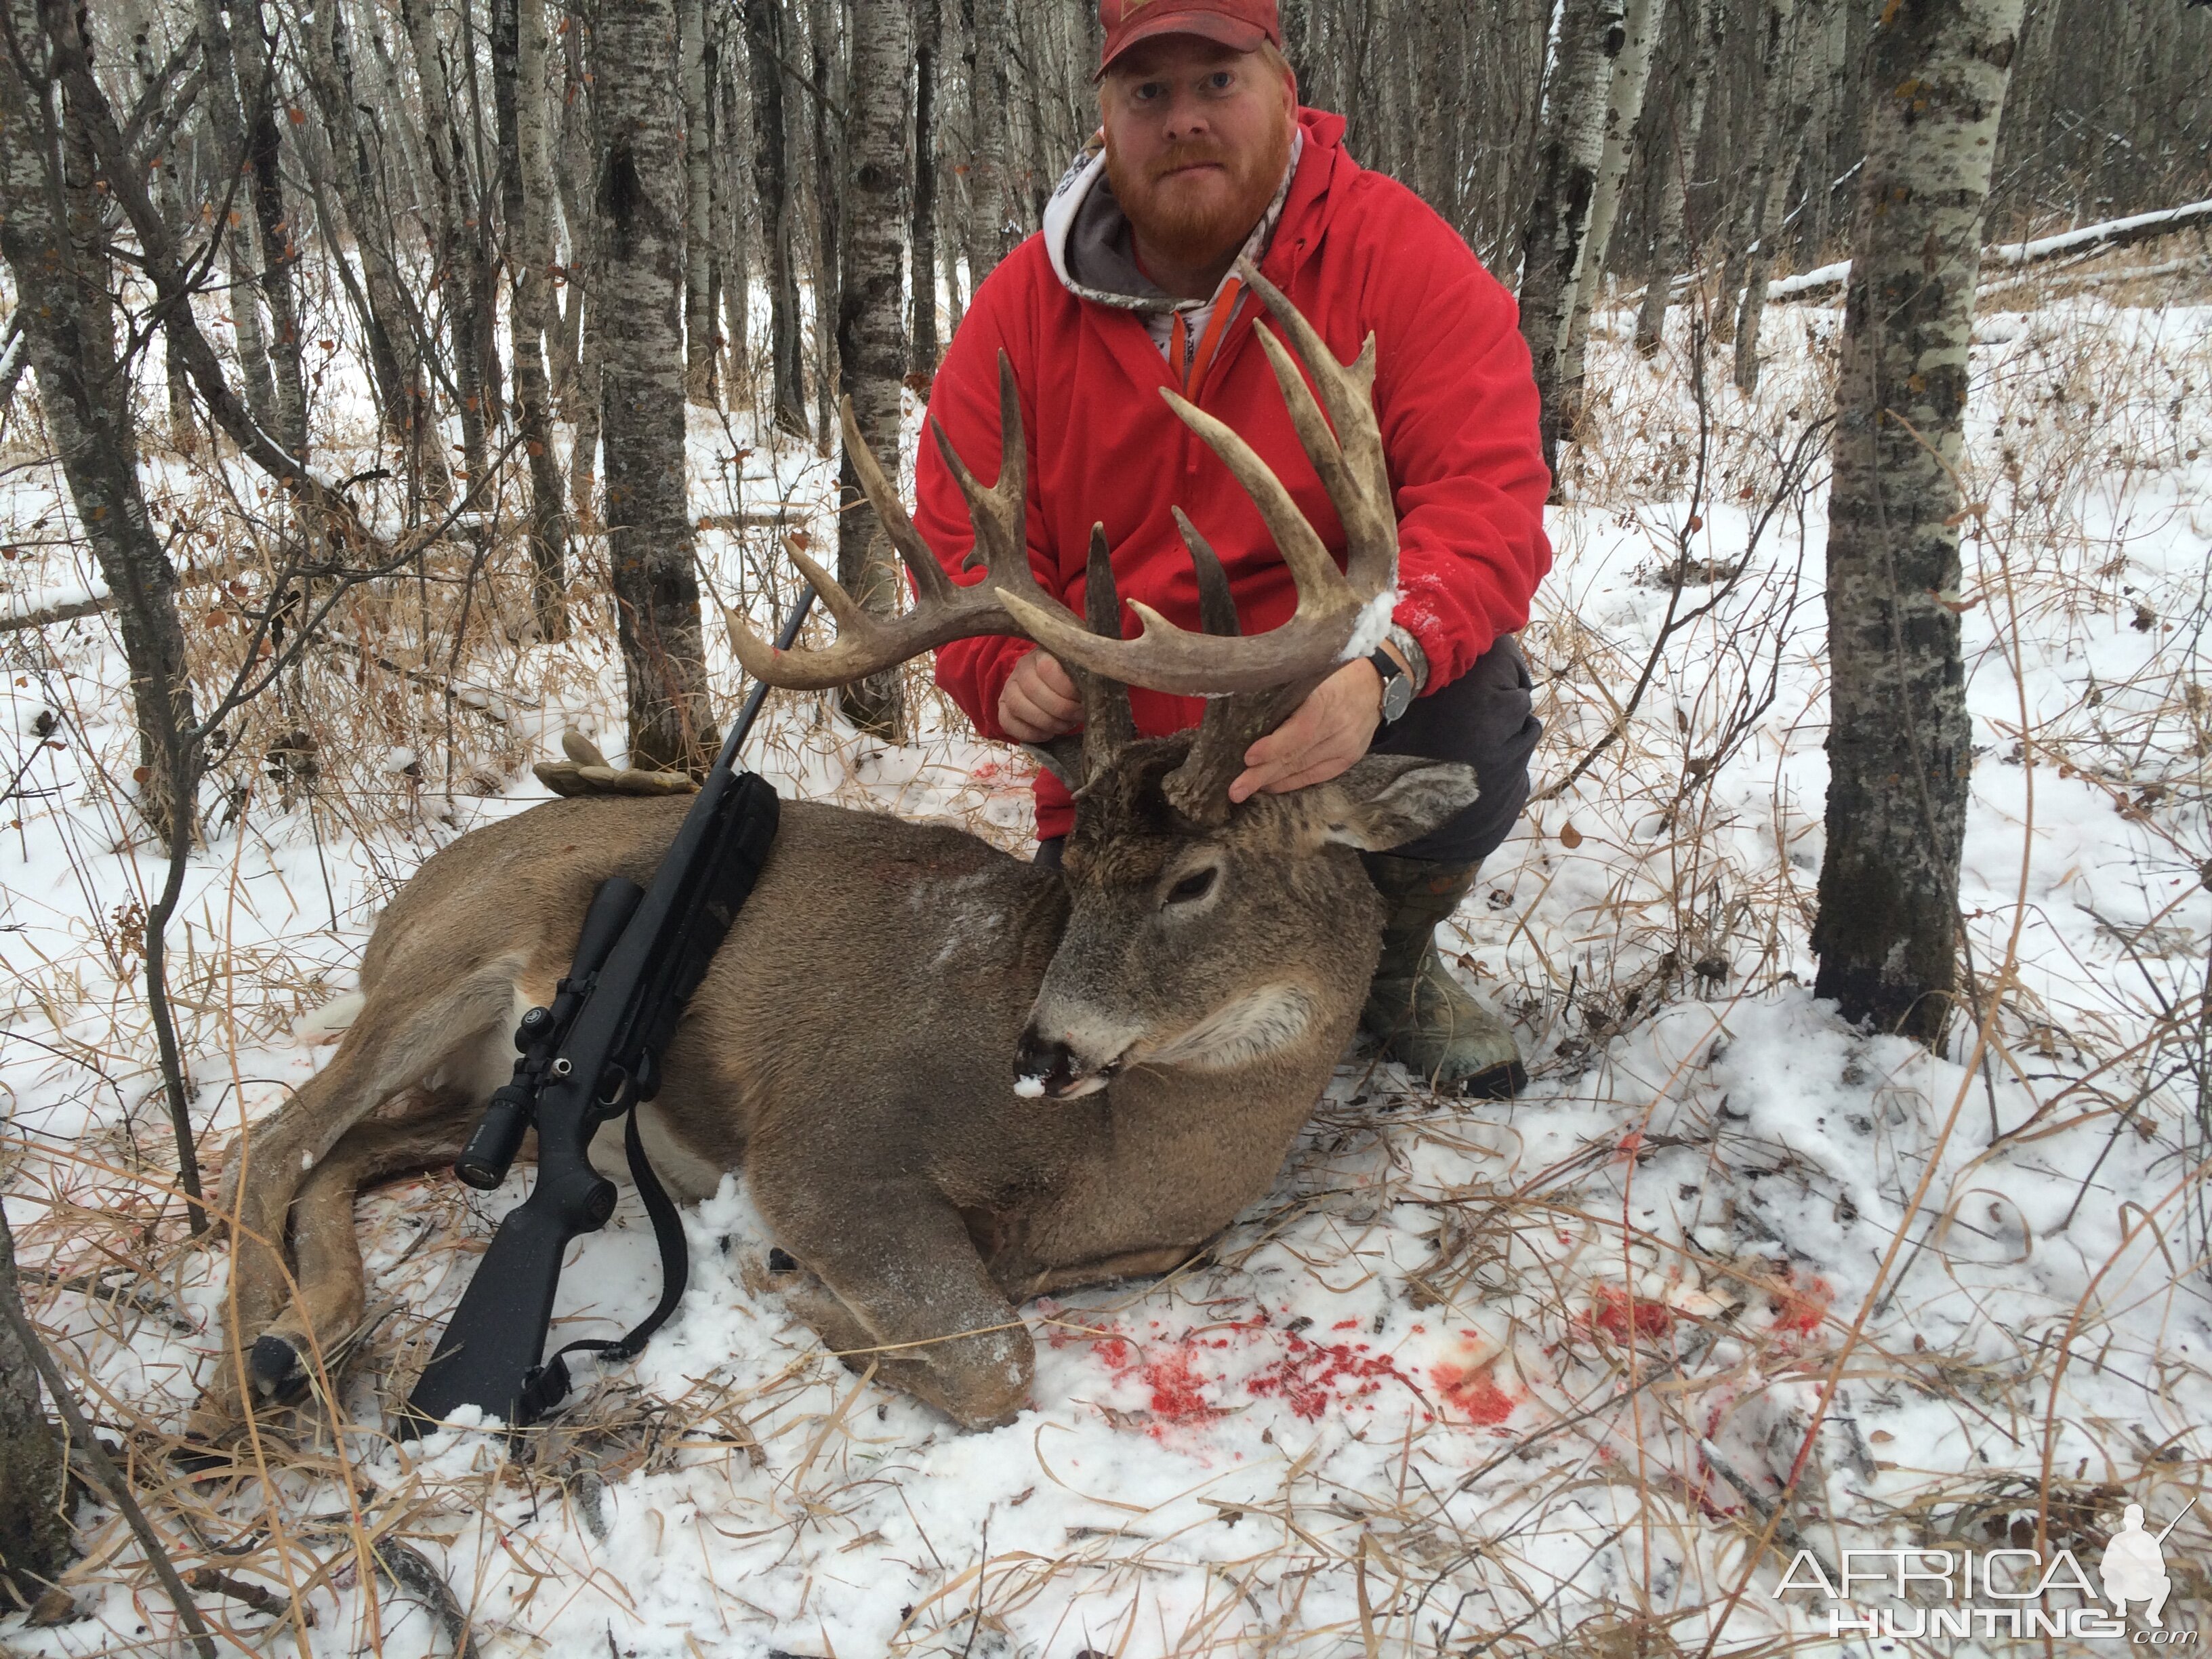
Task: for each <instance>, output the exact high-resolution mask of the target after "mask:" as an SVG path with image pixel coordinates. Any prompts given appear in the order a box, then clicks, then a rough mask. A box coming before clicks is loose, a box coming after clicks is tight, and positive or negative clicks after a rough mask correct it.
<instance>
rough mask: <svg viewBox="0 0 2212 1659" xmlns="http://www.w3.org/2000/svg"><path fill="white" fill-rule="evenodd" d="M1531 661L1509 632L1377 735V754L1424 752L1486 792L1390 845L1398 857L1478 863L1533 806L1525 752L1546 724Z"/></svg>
mask: <svg viewBox="0 0 2212 1659" xmlns="http://www.w3.org/2000/svg"><path fill="white" fill-rule="evenodd" d="M1534 690H1535V687H1534V682H1533V681H1532V680H1531V679H1530V678H1529V675H1528V659H1526V658H1525V657H1523V656H1522V654H1521V647H1520V646H1519V645H1518V644H1517V643H1516V642H1515V641H1514V640H1513V639H1512V638H1511V637H1510V636H1509V635H1500V636H1499V637H1498V642H1497V643H1496V644H1494V645H1492V647H1490V649H1489V650H1488V651H1486V652H1485V653H1483V654H1482V656H1481V657H1480V658H1479V659H1476V662H1475V665H1474V667H1472V668H1470V669H1468V671H1467V672H1466V673H1465V674H1463V675H1462V676H1461V677H1460V678H1457V679H1455V680H1454V681H1453V682H1452V683H1451V684H1449V685H1447V686H1445V687H1444V688H1443V690H1439V691H1437V693H1436V694H1435V695H1434V696H1426V697H1416V698H1415V699H1414V700H1413V707H1412V708H1408V709H1407V711H1406V717H1405V718H1404V719H1403V720H1400V721H1399V722H1398V723H1397V724H1396V725H1395V726H1391V727H1390V728H1389V730H1387V731H1385V732H1383V734H1382V735H1381V736H1380V737H1378V738H1376V740H1375V744H1374V746H1373V749H1372V750H1371V751H1370V752H1372V753H1375V754H1378V755H1424V756H1426V757H1428V758H1429V759H1431V760H1440V761H1458V762H1460V763H1462V764H1465V765H1468V766H1472V767H1473V768H1474V774H1475V776H1476V778H1477V779H1478V780H1479V781H1480V783H1481V787H1482V795H1481V798H1480V799H1478V800H1477V801H1476V802H1475V803H1474V805H1472V806H1470V807H1468V809H1467V811H1464V812H1462V813H1461V814H1460V815H1459V816H1458V817H1455V818H1452V819H1449V821H1447V822H1446V823H1443V825H1442V826H1440V827H1439V828H1438V829H1436V830H1435V831H1433V832H1432V833H1431V834H1429V835H1426V836H1422V837H1421V838H1420V839H1419V841H1411V842H1407V843H1406V844H1405V845H1404V846H1402V847H1394V848H1390V849H1389V850H1390V853H1391V855H1392V856H1393V857H1395V858H1401V859H1425V860H1429V861H1431V862H1432V863H1436V864H1474V863H1479V862H1480V860H1483V859H1486V858H1487V857H1489V856H1490V854H1492V853H1494V852H1496V851H1497V850H1498V848H1499V846H1500V845H1502V844H1503V843H1504V840H1505V838H1506V836H1510V835H1511V834H1512V833H1513V825H1514V823H1515V821H1516V819H1518V818H1519V817H1520V816H1521V809H1522V807H1523V806H1525V805H1528V757H1530V756H1531V755H1533V754H1534V753H1535V752H1536V740H1537V739H1538V738H1541V737H1542V736H1543V734H1544V723H1543V722H1542V721H1541V720H1538V719H1537V718H1536V716H1535V714H1534V695H1533V694H1534Z"/></svg>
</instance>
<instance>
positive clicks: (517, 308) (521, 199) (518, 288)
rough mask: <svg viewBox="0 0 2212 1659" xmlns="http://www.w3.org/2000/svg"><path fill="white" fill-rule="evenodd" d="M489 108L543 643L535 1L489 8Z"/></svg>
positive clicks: (544, 411) (552, 560) (551, 541)
mask: <svg viewBox="0 0 2212 1659" xmlns="http://www.w3.org/2000/svg"><path fill="white" fill-rule="evenodd" d="M491 61H492V100H493V102H494V104H495V106H496V118H497V121H498V125H499V149H500V167H499V176H500V212H501V216H503V217H504V218H505V219H506V221H507V234H508V236H509V238H510V239H511V241H510V244H509V249H510V252H509V258H508V272H509V280H510V282H511V283H512V290H511V291H512V293H513V351H514V409H515V424H516V428H517V430H518V432H519V434H520V437H521V439H522V447H523V450H524V452H525V453H526V454H527V456H528V457H529V464H530V565H531V584H530V599H531V609H532V612H533V613H534V615H535V616H536V617H537V619H538V632H539V634H540V635H542V636H543V637H544V638H546V639H549V640H557V639H560V638H562V637H563V636H564V635H566V634H567V633H568V601H567V599H566V597H565V594H566V590H567V587H568V513H567V511H566V508H565V506H564V504H563V502H562V499H561V497H562V483H561V465H560V459H559V457H558V456H557V455H556V453H554V447H553V408H552V388H551V386H550V382H549V381H548V380H547V379H546V374H545V355H544V338H545V335H546V331H547V330H546V325H547V323H548V322H549V320H550V317H551V306H550V300H551V297H552V273H553V234H552V222H551V221H552V216H551V207H552V197H553V165H552V160H551V157H550V155H548V154H547V151H546V142H545V8H544V3H543V0H495V9H494V11H493V14H492V49H491Z"/></svg>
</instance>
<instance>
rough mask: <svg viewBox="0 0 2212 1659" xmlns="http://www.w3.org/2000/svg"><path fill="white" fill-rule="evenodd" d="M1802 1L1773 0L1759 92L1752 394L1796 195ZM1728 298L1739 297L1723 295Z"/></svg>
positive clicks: (1748, 283) (1744, 352)
mask: <svg viewBox="0 0 2212 1659" xmlns="http://www.w3.org/2000/svg"><path fill="white" fill-rule="evenodd" d="M1795 10H1796V0H1769V4H1768V7H1767V29H1768V34H1767V47H1766V85H1765V90H1764V91H1763V92H1762V93H1761V94H1759V132H1760V135H1761V137H1760V139H1759V173H1758V182H1757V183H1756V184H1755V185H1753V188H1752V197H1753V202H1754V204H1755V207H1754V209H1753V217H1752V222H1751V240H1750V244H1749V246H1747V247H1746V249H1745V250H1744V262H1743V302H1742V304H1741V307H1739V308H1738V309H1737V312H1736V317H1735V384H1736V389H1737V390H1738V391H1739V392H1742V393H1743V394H1744V396H1746V397H1749V396H1750V395H1751V394H1752V393H1753V392H1755V391H1757V390H1758V389H1759V318H1760V317H1761V316H1762V315H1763V314H1764V313H1765V309H1766V279H1767V277H1768V276H1769V275H1771V273H1772V271H1773V270H1774V245H1775V243H1776V242H1777V241H1778V240H1781V236H1782V208H1783V203H1784V198H1785V197H1787V196H1788V195H1789V194H1790V161H1791V159H1792V158H1793V157H1795V156H1796V153H1797V149H1798V138H1797V135H1798V134H1799V133H1800V132H1801V131H1802V130H1803V125H1804V122H1803V106H1802V96H1801V89H1802V88H1803V86H1804V84H1805V80H1806V76H1805V74H1804V64H1802V61H1800V60H1801V56H1802V54H1800V53H1797V52H1792V51H1790V49H1789V42H1790V40H1792V38H1793V37H1792V33H1791V27H1790V26H1791V22H1792V20H1793V14H1794V13H1795ZM1721 297H1722V299H1723V302H1726V301H1733V300H1734V299H1735V295H1722V296H1721Z"/></svg>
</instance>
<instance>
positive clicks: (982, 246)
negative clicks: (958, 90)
mask: <svg viewBox="0 0 2212 1659" xmlns="http://www.w3.org/2000/svg"><path fill="white" fill-rule="evenodd" d="M962 10H963V13H964V14H965V15H966V18H967V20H968V22H969V29H968V46H969V52H970V53H971V54H972V55H971V56H970V57H969V60H968V120H969V126H968V131H969V155H968V205H969V222H968V239H967V240H968V286H969V292H971V293H972V292H974V291H975V287H976V286H977V285H978V284H979V283H981V282H982V280H983V279H984V278H985V277H986V276H989V275H990V274H991V272H992V271H993V270H995V269H996V268H997V266H998V264H999V261H1000V260H1001V259H1003V258H1006V249H1007V247H1008V246H1010V243H1009V241H1008V239H1007V234H1006V222H1007V219H1008V216H1009V215H1008V208H1009V204H1010V201H1011V196H1010V193H1009V191H1008V189H1007V183H1008V181H1007V178H1006V116H1007V113H1008V108H1009V105H1010V102H1011V89H1010V88H1009V87H1008V85H1007V82H1006V33H1007V30H1008V27H1009V24H1010V20H1009V19H1008V17H1007V15H1006V0H962Z"/></svg>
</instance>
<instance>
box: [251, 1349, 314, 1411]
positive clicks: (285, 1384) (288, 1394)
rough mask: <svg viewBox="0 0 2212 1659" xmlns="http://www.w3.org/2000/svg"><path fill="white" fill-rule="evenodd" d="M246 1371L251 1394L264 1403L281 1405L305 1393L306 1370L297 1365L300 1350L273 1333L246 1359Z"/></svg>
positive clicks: (301, 1365) (298, 1363) (299, 1363)
mask: <svg viewBox="0 0 2212 1659" xmlns="http://www.w3.org/2000/svg"><path fill="white" fill-rule="evenodd" d="M246 1374H247V1375H248V1376H251V1377H252V1379H253V1391H254V1393H256V1394H258V1395H260V1396H261V1397H262V1398H263V1399H264V1400H266V1401H272V1402H275V1403H278V1404H281V1403H283V1401H289V1400H295V1399H297V1398H298V1397H299V1396H300V1395H302V1394H304V1393H306V1392H307V1367H306V1366H305V1365H304V1364H301V1362H300V1351H299V1350H298V1349H296V1348H295V1347H294V1346H292V1345H291V1344H290V1343H289V1342H288V1341H286V1340H284V1339H283V1337H281V1336H277V1335H275V1334H270V1335H267V1336H264V1337H263V1338H261V1339H260V1340H258V1341H257V1342H256V1343H255V1344H254V1345H253V1352H252V1353H250V1354H248V1355H247V1356H246Z"/></svg>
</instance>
